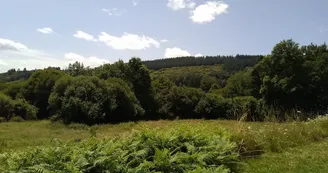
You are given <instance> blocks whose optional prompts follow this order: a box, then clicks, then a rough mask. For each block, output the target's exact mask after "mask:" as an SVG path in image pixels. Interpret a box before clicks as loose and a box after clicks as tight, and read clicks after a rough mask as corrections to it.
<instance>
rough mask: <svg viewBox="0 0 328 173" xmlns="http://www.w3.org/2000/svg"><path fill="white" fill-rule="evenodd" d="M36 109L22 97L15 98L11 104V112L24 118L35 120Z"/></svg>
mask: <svg viewBox="0 0 328 173" xmlns="http://www.w3.org/2000/svg"><path fill="white" fill-rule="evenodd" d="M37 112H38V109H37V108H36V107H35V106H33V105H30V104H28V103H27V101H26V100H24V99H16V100H15V101H14V105H13V114H14V115H15V116H19V117H21V118H22V119H24V120H35V119H37V117H36V115H37Z"/></svg>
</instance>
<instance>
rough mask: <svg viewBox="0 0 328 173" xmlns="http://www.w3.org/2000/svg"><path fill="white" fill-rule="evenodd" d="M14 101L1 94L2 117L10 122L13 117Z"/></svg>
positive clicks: (0, 113) (0, 114) (0, 110)
mask: <svg viewBox="0 0 328 173" xmlns="http://www.w3.org/2000/svg"><path fill="white" fill-rule="evenodd" d="M13 107H14V101H13V100H12V99H11V98H10V97H9V96H6V95H4V94H2V93H0V117H3V118H4V119H6V120H9V119H10V118H11V116H12V110H13Z"/></svg>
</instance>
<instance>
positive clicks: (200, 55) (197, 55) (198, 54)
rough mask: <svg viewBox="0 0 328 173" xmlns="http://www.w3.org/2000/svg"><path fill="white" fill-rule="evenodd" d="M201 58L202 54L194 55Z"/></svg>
mask: <svg viewBox="0 0 328 173" xmlns="http://www.w3.org/2000/svg"><path fill="white" fill-rule="evenodd" d="M202 56H204V55H202V54H200V53H197V54H196V55H195V57H202Z"/></svg>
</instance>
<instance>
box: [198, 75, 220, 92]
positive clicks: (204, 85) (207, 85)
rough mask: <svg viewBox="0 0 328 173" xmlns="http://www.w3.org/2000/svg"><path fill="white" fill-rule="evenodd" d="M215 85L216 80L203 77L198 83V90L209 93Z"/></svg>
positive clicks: (206, 76) (210, 77)
mask: <svg viewBox="0 0 328 173" xmlns="http://www.w3.org/2000/svg"><path fill="white" fill-rule="evenodd" d="M216 83H217V79H216V78H215V77H212V76H208V75H205V76H203V78H202V80H201V81H200V88H201V89H202V90H204V91H209V90H210V89H211V87H212V85H214V84H216Z"/></svg>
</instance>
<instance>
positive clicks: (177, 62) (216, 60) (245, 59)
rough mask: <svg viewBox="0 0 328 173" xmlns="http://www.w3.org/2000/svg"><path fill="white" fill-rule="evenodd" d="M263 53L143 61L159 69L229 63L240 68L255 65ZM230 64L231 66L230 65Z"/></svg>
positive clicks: (233, 67) (150, 67)
mask: <svg viewBox="0 0 328 173" xmlns="http://www.w3.org/2000/svg"><path fill="white" fill-rule="evenodd" d="M261 57H262V56H261V55H236V56H219V55H218V56H203V57H194V56H189V57H177V58H165V59H157V60H151V61H143V64H145V65H146V66H147V67H148V68H149V69H153V70H159V69H162V68H171V67H185V66H201V65H216V64H227V68H231V69H237V71H238V70H240V69H242V68H244V67H247V66H253V65H255V64H256V62H257V61H258V60H259V59H260V58H261ZM228 66H229V67H228Z"/></svg>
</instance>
